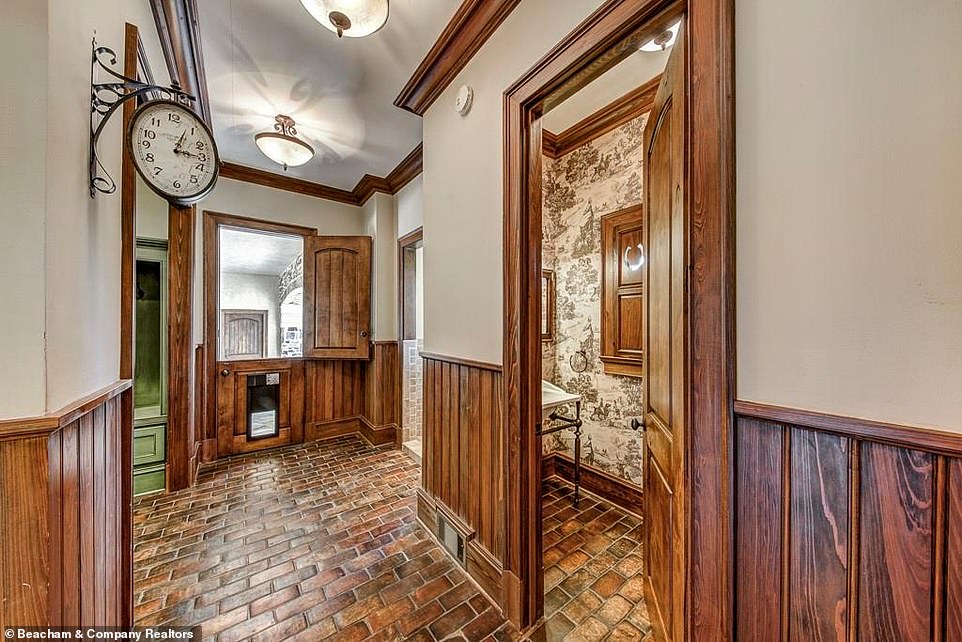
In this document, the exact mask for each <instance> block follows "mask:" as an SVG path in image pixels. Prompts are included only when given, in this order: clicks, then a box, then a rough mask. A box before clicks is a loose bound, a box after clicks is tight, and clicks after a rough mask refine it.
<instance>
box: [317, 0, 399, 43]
mask: <svg viewBox="0 0 962 642" xmlns="http://www.w3.org/2000/svg"><path fill="white" fill-rule="evenodd" d="M301 4H302V5H304V8H305V9H307V11H308V13H310V14H311V15H312V16H313V17H314V19H315V20H317V21H318V22H320V23H321V24H322V25H324V27H326V28H327V29H330V30H331V31H333V32H334V33H336V34H337V37H338V38H340V37H341V36H347V37H349V38H363V37H364V36H369V35H371V34H372V33H374V32H375V31H377V30H378V29H380V28H381V27H383V26H384V24H385V23H386V22H387V17H388V14H389V13H390V6H389V2H388V0H301Z"/></svg>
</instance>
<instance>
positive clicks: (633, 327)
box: [601, 205, 645, 377]
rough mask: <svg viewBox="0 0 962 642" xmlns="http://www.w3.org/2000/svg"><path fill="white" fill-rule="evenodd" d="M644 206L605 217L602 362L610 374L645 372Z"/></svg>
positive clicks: (634, 374)
mask: <svg viewBox="0 0 962 642" xmlns="http://www.w3.org/2000/svg"><path fill="white" fill-rule="evenodd" d="M643 233H644V207H643V206H642V205H637V206H634V207H629V208H627V209H623V210H620V211H617V212H613V213H611V214H608V215H606V216H603V217H602V218H601V257H602V265H603V278H602V294H601V361H602V363H603V364H604V370H605V373H606V374H612V375H628V376H633V377H640V376H642V374H643V372H642V370H643V366H644V361H643V356H644V352H643V349H642V347H643V343H644V315H645V312H644V310H645V308H644V287H643V282H644V274H645V267H644V263H645V248H644V237H643Z"/></svg>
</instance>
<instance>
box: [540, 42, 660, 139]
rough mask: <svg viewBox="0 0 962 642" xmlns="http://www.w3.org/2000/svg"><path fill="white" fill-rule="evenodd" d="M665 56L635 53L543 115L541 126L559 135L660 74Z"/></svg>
mask: <svg viewBox="0 0 962 642" xmlns="http://www.w3.org/2000/svg"><path fill="white" fill-rule="evenodd" d="M669 53H671V49H666V50H665V51H654V52H650V51H641V50H639V51H636V52H635V53H633V54H631V55H630V56H628V57H627V58H625V59H624V60H622V61H621V62H619V63H618V64H617V65H615V66H614V67H612V68H611V69H609V70H608V71H606V72H605V73H603V74H602V75H600V76H598V77H597V78H595V79H594V80H593V81H591V82H590V83H588V84H587V85H585V86H584V87H582V88H581V89H579V90H578V92H577V93H575V94H574V95H572V96H569V97H568V98H567V99H566V100H565V101H564V102H563V103H561V104H559V105H558V106H557V107H555V108H554V109H552V110H551V111H549V112H548V113H547V114H545V115H544V120H543V121H542V125H543V126H544V128H545V129H547V130H548V131H549V132H551V133H553V134H560V133H561V132H563V131H564V130H566V129H568V128H569V127H571V126H572V125H575V124H577V123H578V122H579V121H581V120H582V119H584V118H587V117H588V116H590V115H591V114H593V113H595V112H596V111H598V110H599V109H601V108H602V107H605V106H606V105H609V104H611V103H612V102H614V101H615V100H617V99H619V98H621V97H622V96H624V95H625V94H627V93H628V92H629V91H632V90H633V89H637V88H638V87H641V86H642V85H644V84H645V83H646V82H648V81H649V80H651V79H652V78H654V77H655V76H657V75H658V74H660V73H661V72H663V71H664V70H665V65H666V64H667V62H668V54H669Z"/></svg>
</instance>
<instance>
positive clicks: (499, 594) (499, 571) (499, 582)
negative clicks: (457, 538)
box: [417, 487, 505, 609]
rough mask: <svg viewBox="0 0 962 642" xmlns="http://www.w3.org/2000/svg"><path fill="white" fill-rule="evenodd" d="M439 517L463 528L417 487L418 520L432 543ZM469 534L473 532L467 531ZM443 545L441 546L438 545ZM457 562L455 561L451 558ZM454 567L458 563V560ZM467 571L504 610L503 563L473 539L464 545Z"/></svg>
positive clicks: (450, 512)
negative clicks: (441, 516) (439, 514)
mask: <svg viewBox="0 0 962 642" xmlns="http://www.w3.org/2000/svg"><path fill="white" fill-rule="evenodd" d="M438 513H443V514H444V515H445V518H446V519H448V521H449V523H451V525H452V526H454V527H455V528H456V529H457V530H461V529H460V528H458V527H459V526H462V527H463V526H464V525H463V523H461V522H460V519H456V520H452V519H450V516H451V515H452V514H453V512H452V511H451V510H450V509H449V508H447V507H446V506H444V505H443V504H441V503H440V502H438V501H437V500H436V499H435V498H434V497H431V496H430V494H428V492H427V491H425V490H424V489H423V488H420V487H418V489H417V519H418V522H419V523H420V524H421V527H422V528H424V530H426V531H428V532H429V533H430V534H431V537H432V539H434V540H435V541H438V539H437V532H438ZM466 530H471V529H470V527H467V529H466ZM438 544H439V545H440V542H438ZM441 550H443V551H444V553H445V555H448V556H450V553H448V551H447V549H446V548H444V546H441ZM452 559H454V558H452ZM455 563H457V561H456V560H455ZM464 570H465V572H466V573H467V575H468V578H470V579H471V581H472V582H473V583H474V584H475V586H477V587H478V589H480V591H481V592H482V593H484V594H485V596H486V597H487V598H488V600H490V601H491V603H492V604H494V605H495V606H496V607H497V608H498V609H502V608H503V605H504V602H503V601H502V600H503V599H504V576H505V572H504V570H503V568H502V566H501V562H500V561H499V560H498V559H497V558H496V557H495V556H494V555H493V554H492V553H491V552H490V551H489V550H487V549H486V548H485V547H484V546H483V545H481V544H480V543H479V542H478V541H477V540H476V539H474V538H473V537H472V538H471V539H468V540H467V542H466V543H465V552H464Z"/></svg>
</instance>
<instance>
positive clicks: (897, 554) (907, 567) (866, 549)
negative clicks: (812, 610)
mask: <svg viewBox="0 0 962 642" xmlns="http://www.w3.org/2000/svg"><path fill="white" fill-rule="evenodd" d="M861 459H862V479H861V490H860V494H861V498H862V501H861V506H860V522H861V547H860V551H861V554H860V556H859V566H860V569H859V596H858V605H859V608H858V618H859V619H858V622H859V636H858V639H859V640H860V641H862V642H888V641H890V640H900V641H902V642H924V641H926V640H930V639H931V637H930V635H931V625H932V620H931V616H932V614H931V612H930V611H931V602H932V580H933V577H932V573H933V567H932V551H933V548H934V539H933V535H934V530H933V517H934V513H933V504H932V500H933V481H934V475H933V456H932V455H930V454H928V453H923V452H919V451H915V450H908V449H904V448H895V447H892V446H884V445H880V444H872V443H865V444H862V458H861Z"/></svg>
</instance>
